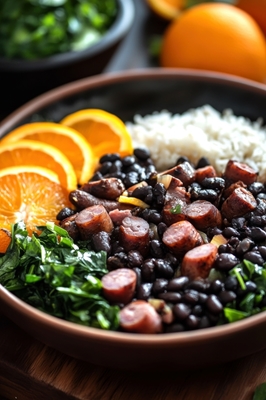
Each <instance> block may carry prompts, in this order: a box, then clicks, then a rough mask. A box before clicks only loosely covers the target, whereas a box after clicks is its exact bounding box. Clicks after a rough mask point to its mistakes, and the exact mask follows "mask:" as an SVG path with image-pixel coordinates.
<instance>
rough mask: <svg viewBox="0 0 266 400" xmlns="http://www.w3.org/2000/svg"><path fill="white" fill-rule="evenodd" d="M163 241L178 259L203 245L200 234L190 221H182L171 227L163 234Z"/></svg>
mask: <svg viewBox="0 0 266 400" xmlns="http://www.w3.org/2000/svg"><path fill="white" fill-rule="evenodd" d="M162 241H163V243H164V244H165V246H166V247H167V248H168V249H169V250H170V251H171V252H172V253H173V254H175V255H176V256H178V257H180V256H182V255H184V254H185V253H186V252H187V251H189V250H191V249H193V248H194V247H196V246H199V245H201V244H203V240H202V238H201V236H200V234H199V232H198V231H197V230H196V228H194V226H193V225H192V224H191V223H190V222H189V221H180V222H176V223H175V224H173V225H171V226H169V228H167V229H166V231H165V232H164V234H163V237H162Z"/></svg>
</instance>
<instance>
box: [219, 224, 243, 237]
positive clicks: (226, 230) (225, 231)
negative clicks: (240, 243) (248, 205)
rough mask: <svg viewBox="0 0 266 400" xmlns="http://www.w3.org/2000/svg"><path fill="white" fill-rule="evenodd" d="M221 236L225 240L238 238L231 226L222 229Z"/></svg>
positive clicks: (238, 234) (236, 232)
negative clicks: (233, 237)
mask: <svg viewBox="0 0 266 400" xmlns="http://www.w3.org/2000/svg"><path fill="white" fill-rule="evenodd" d="M222 234H223V236H224V237H225V238H230V237H232V236H235V237H238V236H240V233H239V232H238V231H237V230H236V229H234V228H233V227H232V226H228V227H226V228H224V229H223V231H222Z"/></svg>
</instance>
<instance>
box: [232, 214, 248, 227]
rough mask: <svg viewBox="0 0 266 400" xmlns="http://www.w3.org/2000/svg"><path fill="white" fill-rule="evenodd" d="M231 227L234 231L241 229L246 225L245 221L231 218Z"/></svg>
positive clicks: (240, 218) (241, 218)
mask: <svg viewBox="0 0 266 400" xmlns="http://www.w3.org/2000/svg"><path fill="white" fill-rule="evenodd" d="M231 224H232V227H233V228H235V229H237V230H238V229H240V228H243V227H244V225H245V224H246V219H245V218H244V217H239V218H233V219H232V221H231Z"/></svg>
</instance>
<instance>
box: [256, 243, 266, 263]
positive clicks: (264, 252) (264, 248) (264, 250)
mask: <svg viewBox="0 0 266 400" xmlns="http://www.w3.org/2000/svg"><path fill="white" fill-rule="evenodd" d="M258 250H259V252H260V255H261V256H262V257H263V259H264V260H266V246H259V247H258Z"/></svg>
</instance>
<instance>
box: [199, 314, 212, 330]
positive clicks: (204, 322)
mask: <svg viewBox="0 0 266 400" xmlns="http://www.w3.org/2000/svg"><path fill="white" fill-rule="evenodd" d="M211 325H212V323H211V321H210V319H209V318H208V317H207V315H203V316H202V317H201V318H200V321H199V325H198V329H204V328H209V327H210V326H211Z"/></svg>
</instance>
